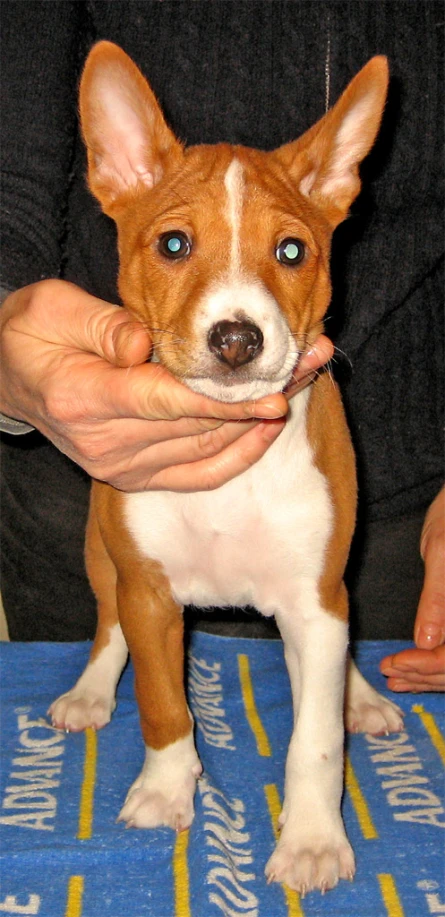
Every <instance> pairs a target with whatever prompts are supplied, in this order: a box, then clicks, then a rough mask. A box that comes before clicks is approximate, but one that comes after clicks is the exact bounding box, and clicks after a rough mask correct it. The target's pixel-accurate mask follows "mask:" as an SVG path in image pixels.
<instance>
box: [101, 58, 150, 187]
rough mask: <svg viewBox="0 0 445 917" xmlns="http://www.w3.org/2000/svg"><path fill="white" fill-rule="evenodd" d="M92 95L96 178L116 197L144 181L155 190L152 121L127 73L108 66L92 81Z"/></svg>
mask: <svg viewBox="0 0 445 917" xmlns="http://www.w3.org/2000/svg"><path fill="white" fill-rule="evenodd" d="M107 71H108V72H107ZM122 76H123V77H124V78H123V79H122V80H120V79H119V77H122ZM90 93H91V109H92V113H93V117H92V118H91V121H90V131H89V133H90V136H91V147H92V149H94V150H95V170H96V176H95V177H96V179H97V180H98V181H100V182H104V181H105V182H106V183H107V184H108V185H109V186H110V185H111V186H112V188H110V190H113V191H114V194H115V195H117V194H119V193H121V192H124V191H127V190H129V189H130V188H132V187H134V186H135V185H137V184H138V182H141V181H142V182H143V183H144V184H146V185H147V186H148V187H149V188H152V187H153V185H154V180H155V178H154V168H153V169H150V168H149V165H148V163H147V158H148V156H147V154H149V151H150V137H149V131H148V130H147V127H148V124H149V123H150V121H152V120H153V119H152V118H150V113H149V111H148V110H147V104H146V103H145V100H142V99H141V98H140V96H139V93H138V87H137V86H133V85H132V84H130V85H128V76H127V74H125V73H124V74H122V73H119V68H113V69H111V68H109V67H108V68H104V72H103V73H100V72H99V73H98V74H97V76H96V79H95V80H93V81H92V83H91V85H90ZM88 140H89V138H88V137H87V141H88Z"/></svg>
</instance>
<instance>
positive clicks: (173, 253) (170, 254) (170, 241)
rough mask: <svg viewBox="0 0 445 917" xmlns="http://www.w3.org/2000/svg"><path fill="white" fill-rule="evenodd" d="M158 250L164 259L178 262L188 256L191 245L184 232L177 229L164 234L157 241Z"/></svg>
mask: <svg viewBox="0 0 445 917" xmlns="http://www.w3.org/2000/svg"><path fill="white" fill-rule="evenodd" d="M158 248H159V251H160V252H161V255H164V257H165V258H169V259H170V260H171V261H179V260H180V259H181V258H186V257H187V255H189V254H190V252H191V249H192V243H191V241H190V239H189V237H188V236H187V235H186V234H185V232H182V231H181V230H179V229H178V230H172V231H171V232H164V233H163V234H162V236H161V237H160V239H159V242H158Z"/></svg>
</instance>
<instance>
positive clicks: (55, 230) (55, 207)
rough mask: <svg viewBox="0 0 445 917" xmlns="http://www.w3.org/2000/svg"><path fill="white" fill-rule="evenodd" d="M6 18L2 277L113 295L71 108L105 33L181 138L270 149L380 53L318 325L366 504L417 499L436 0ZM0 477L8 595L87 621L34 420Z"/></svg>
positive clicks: (78, 516) (69, 521)
mask: <svg viewBox="0 0 445 917" xmlns="http://www.w3.org/2000/svg"><path fill="white" fill-rule="evenodd" d="M2 23H3V40H2V71H3V73H2V76H3V79H2V89H3V112H2V149H1V154H2V172H3V208H4V220H3V242H2V255H3V264H2V278H1V280H2V284H3V285H5V286H6V287H9V288H13V287H17V286H21V285H24V284H26V283H29V282H31V281H34V280H38V279H40V278H43V277H55V276H60V277H63V278H66V279H69V280H71V281H73V282H74V283H77V284H79V286H81V287H83V288H84V289H86V290H88V291H89V292H91V293H94V294H96V295H98V296H100V297H102V298H104V299H106V300H109V301H112V302H116V301H118V299H117V291H116V274H117V255H116V239H115V229H114V224H113V223H112V222H111V221H110V220H109V219H108V218H107V217H105V216H104V215H103V214H102V213H101V212H100V209H99V207H98V204H97V202H96V201H94V200H93V199H92V197H91V196H90V194H89V192H88V191H87V189H86V184H85V178H84V176H85V154H84V150H83V145H82V142H81V140H80V137H79V134H78V124H77V117H76V104H77V103H76V95H77V83H78V78H79V73H80V69H81V66H82V62H83V60H84V58H85V55H86V53H87V51H88V49H89V47H90V46H91V45H92V43H93V42H95V41H96V40H98V39H100V38H107V39H110V40H112V41H115V42H117V43H118V44H120V45H121V46H122V47H123V48H124V50H125V51H127V53H128V54H130V56H131V57H133V58H134V60H135V61H136V63H137V64H138V65H139V66H140V67H141V69H142V70H143V71H144V72H145V74H146V76H147V77H148V79H149V80H150V83H151V85H152V86H153V88H154V90H155V92H156V94H157V96H158V98H159V99H160V101H161V104H162V107H163V110H164V112H165V113H166V116H167V118H168V120H169V122H170V124H171V126H172V128H173V129H174V131H175V133H176V134H177V135H178V136H180V137H181V139H183V140H185V141H186V142H188V143H199V142H203V141H205V142H217V141H219V140H228V141H232V142H236V143H243V144H247V145H251V146H258V147H261V148H264V149H271V148H273V147H275V146H278V145H279V144H281V143H284V142H286V141H288V140H290V139H292V138H294V137H296V136H298V135H299V134H300V133H301V132H303V131H304V130H305V129H306V128H308V127H309V126H310V125H311V124H312V123H313V122H314V121H316V120H317V119H318V118H319V117H320V116H321V115H322V114H323V113H324V110H325V97H326V92H327V90H328V91H329V97H330V102H331V103H332V102H333V101H335V99H336V98H338V96H339V95H340V93H341V91H342V90H343V89H344V87H345V86H346V84H347V82H348V81H349V80H350V79H351V77H352V76H353V75H354V74H355V73H356V72H357V71H358V70H359V69H360V67H361V66H362V65H363V64H364V63H365V62H366V61H367V60H368V59H369V58H370V57H371V56H372V55H374V54H382V53H383V54H386V55H387V56H388V58H389V61H390V67H391V74H392V79H391V87H390V94H389V101H388V105H387V110H386V113H385V117H384V122H383V126H382V130H381V133H380V135H379V139H378V141H377V144H376V147H375V149H374V150H373V152H372V153H371V155H370V157H369V158H368V160H367V162H366V163H365V165H364V167H363V169H362V175H363V179H364V182H363V184H364V190H363V193H362V194H361V196H360V198H359V200H358V201H357V202H356V204H355V205H354V208H353V214H352V216H351V218H350V219H349V220H348V221H347V222H346V223H345V224H343V226H341V227H340V228H339V229H338V230H337V232H336V236H335V239H334V246H333V277H334V299H333V304H332V308H331V315H330V318H329V320H328V322H327V331H328V333H329V334H331V335H332V336H333V338H334V340H335V343H336V344H337V346H338V347H339V353H338V358H337V359H338V364H337V371H338V377H339V381H340V382H341V384H342V389H343V393H344V397H345V402H346V406H347V411H348V415H349V419H350V423H351V428H352V431H353V438H354V442H355V446H356V450H357V455H358V465H359V483H360V495H361V497H360V499H361V504H360V512H361V514H362V515H363V516H364V517H365V518H366V519H369V520H376V519H380V520H391V519H395V518H398V517H400V516H402V515H403V514H410V513H415V512H417V511H420V510H422V509H423V508H424V507H426V506H427V504H428V503H429V502H430V500H431V499H432V498H433V497H434V496H435V494H436V493H437V491H438V489H439V487H440V484H441V481H442V476H443V442H442V428H443V425H442V416H441V415H442V408H443V366H444V357H443V309H442V290H443V281H442V278H441V269H442V267H443V222H442V208H443V197H442V190H443V189H442V173H441V163H442V150H443V138H442V123H443V112H442V98H443V86H442V85H441V78H442V66H443V5H442V3H435V2H425V3H421V2H404V3H393V2H389V3H385V2H378V0H374V2H364V3H362V2H350V3H343V2H327V3H325V2H321V0H313V2H298V0H295V2H279V0H266V2H251V0H249V2H247V0H241V2H218V0H208V2H206V0H201V2H187V0H183V2H177V0H172V2H170V0H164V2H156V0H155V2H141V3H139V2H134V0H133V2H131V3H121V2H116V0H114V2H89V3H72V2H62V3H54V2H52V3H46V2H38V3H32V2H28V3H26V4H25V3H17V2H14V3H8V2H4V3H3V4H2ZM326 74H328V79H327V77H326ZM61 308H63V304H61ZM342 352H344V354H345V355H346V356H343V353H342ZM3 478H4V480H3V487H2V492H3V499H4V507H3V520H4V529H5V548H4V552H3V554H4V561H3V563H4V583H5V584H6V588H5V585H4V586H3V589H4V591H5V595H6V599H7V600H8V598H9V597H10V596H11V594H12V592H13V590H14V589H16V588H17V584H18V583H20V584H21V595H22V597H23V595H24V593H26V590H28V591H29V603H30V608H31V607H32V603H36V602H37V601H38V596H39V595H43V589H44V585H45V584H46V586H45V588H46V594H47V595H48V594H50V595H51V596H54V598H53V599H52V600H51V602H50V599H49V598H47V599H45V601H46V605H47V606H48V605H49V604H51V609H52V610H51V609H49V608H48V607H47V613H48V614H49V616H50V617H53V618H54V620H55V621H58V620H59V618H60V617H61V615H62V616H63V615H72V614H73V599H72V596H73V595H74V597H75V598H74V601H77V602H78V603H80V604H82V605H84V606H86V607H87V608H88V609H89V612H88V614H89V622H90V623H89V624H88V625H87V630H86V631H85V633H89V632H90V630H89V629H88V628H90V629H91V621H92V617H93V611H92V609H93V604H92V601H91V598H90V596H89V593H88V590H87V587H86V584H85V579H84V574H83V572H82V558H81V550H82V547H81V546H82V538H83V526H84V522H85V514H86V505H87V494H88V482H87V479H86V476H85V475H84V474H83V473H82V472H81V471H80V470H79V469H78V468H76V467H75V466H74V465H72V464H71V463H70V462H69V461H68V460H67V459H65V457H64V456H62V455H60V454H59V453H58V452H57V451H56V450H55V449H54V448H53V447H52V446H51V445H50V444H48V443H47V442H46V441H44V440H43V438H42V437H40V436H39V435H38V434H32V435H30V436H27V437H25V438H23V437H22V438H20V442H18V441H17V439H14V441H12V438H9V441H8V442H7V443H6V445H5V457H4V459H3ZM54 518H56V519H57V520H58V521H57V523H56V525H54ZM36 539H37V545H38V546H37V547H36ZM36 551H37V553H38V556H39V562H38V563H37V564H36V561H35V556H36ZM48 552H49V557H50V558H51V563H50V564H49V565H48V562H47V557H48ZM54 565H55V567H54ZM31 567H32V570H33V574H32V577H31V576H30V575H29V570H30V568H31ZM54 569H56V570H58V571H59V573H58V574H57V578H58V579H59V580H60V582H61V583H62V588H61V590H60V594H59V593H57V595H56V592H55V586H54ZM50 578H51V579H52V581H53V584H52V585H51V586H50V585H48V582H49V580H50ZM31 579H32V582H31ZM69 581H70V582H69ZM70 583H71V584H70ZM9 584H11V585H9ZM12 584H14V585H12ZM76 590H77V592H76ZM76 596H77V598H76ZM61 606H63V607H62V608H61ZM76 613H77V612H76ZM27 615H28V625H30V621H29V619H30V617H31V611H29V612H27ZM87 619H88V615H87ZM82 633H83V631H82ZM66 634H67V635H68V636H69V633H68V631H66ZM61 636H62V637H63V634H61Z"/></svg>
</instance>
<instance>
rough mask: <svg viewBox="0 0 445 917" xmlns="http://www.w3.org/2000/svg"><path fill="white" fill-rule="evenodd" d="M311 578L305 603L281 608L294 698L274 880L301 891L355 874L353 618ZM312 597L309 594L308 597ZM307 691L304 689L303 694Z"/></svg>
mask: <svg viewBox="0 0 445 917" xmlns="http://www.w3.org/2000/svg"><path fill="white" fill-rule="evenodd" d="M309 591H310V592H311V593H312V594H311V596H308V594H307V593H308V587H307V586H305V593H306V595H305V609H306V610H305V611H301V612H299V611H298V610H297V609H294V610H293V612H288V613H283V612H281V613H280V614H277V623H278V626H279V628H280V631H281V635H282V637H283V641H284V648H285V657H286V663H287V667H288V670H289V675H290V680H291V685H292V693H293V700H294V729H293V733H292V738H291V741H290V746H289V752H288V757H287V762H286V781H285V798H284V804H283V811H282V814H281V818H280V824H281V826H282V830H281V835H280V839H279V842H278V845H277V848H276V850H275V852H274V853H273V855H272V857H271V858H270V860H269V862H268V864H267V867H266V875H267V877H268V879H269V881H274V880H275V881H279V882H285V883H286V884H287V885H289V886H290V887H291V888H294V889H296V890H297V891H298V892H300V894H302V895H304V894H305V892H307V891H310V890H311V889H313V888H319V889H320V890H321V891H322V892H324V891H326V890H327V889H329V888H333V887H334V886H335V885H336V884H337V882H338V880H339V878H345V879H346V878H348V879H352V877H353V875H354V871H355V864H354V855H353V853H352V849H351V847H350V844H349V842H348V840H347V838H346V834H345V830H344V827H343V822H342V817H341V813H340V803H341V797H342V789H343V738H344V728H343V699H344V682H345V665H346V651H347V624H346V623H345V621H344V620H341V619H340V618H339V617H335V616H334V615H332V614H329V613H327V612H326V611H325V610H324V609H323V608H322V607H321V606H320V604H319V601H318V598H317V595H316V589H315V587H314V588H313V589H312V588H310V590H309ZM308 599H309V601H308ZM298 695H299V696H298Z"/></svg>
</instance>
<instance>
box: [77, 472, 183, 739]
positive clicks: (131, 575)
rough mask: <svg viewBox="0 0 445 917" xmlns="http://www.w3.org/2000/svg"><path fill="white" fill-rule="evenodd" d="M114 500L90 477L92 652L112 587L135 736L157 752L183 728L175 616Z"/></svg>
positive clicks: (162, 583)
mask: <svg viewBox="0 0 445 917" xmlns="http://www.w3.org/2000/svg"><path fill="white" fill-rule="evenodd" d="M121 502H122V495H121V494H119V492H118V491H116V490H114V489H113V488H112V487H109V486H108V485H106V484H101V483H99V482H97V481H95V482H93V487H92V493H91V508H90V520H91V519H92V518H93V519H94V518H95V516H96V514H97V517H98V518H99V519H100V526H101V530H102V533H103V534H98V530H97V528H96V525H94V524H91V522H90V525H89V526H88V530H87V541H86V560H87V568H88V569H89V570H91V571H92V577H91V585H92V586H93V589H94V591H95V594H96V598H97V601H98V635H97V637H96V641H97V650H96V651H97V652H98V651H99V647H100V646H101V645H103V644H104V642H107V639H106V635H107V631H108V629H109V627H110V626H112V623H116V621H117V616H116V614H115V608H113V609H112V600H111V593H112V592H113V591H114V593H115V596H117V607H118V609H119V621H120V624H121V627H122V629H123V631H124V633H125V639H126V641H127V644H128V649H129V651H130V655H131V658H132V661H133V665H134V669H135V687H136V697H137V701H138V707H139V713H140V719H141V728H142V734H143V736H144V740H145V742H146V744H147V745H149V746H150V747H151V748H156V749H157V748H163V747H164V746H166V745H169V744H170V743H171V742H173V741H174V740H175V739H178V738H182V737H183V736H185V735H187V734H188V733H189V732H190V717H189V714H188V710H187V704H186V701H185V694H184V653H183V619H182V614H181V609H180V608H179V606H178V605H177V604H176V603H175V602H174V601H173V599H172V597H171V591H170V586H169V583H168V580H167V579H166V577H165V576H164V574H163V573H162V571H161V569H160V565H159V564H157V563H154V562H151V561H148V560H146V559H144V558H140V557H139V556H138V553H137V550H136V548H135V545H134V543H133V540H132V538H131V536H130V535H129V533H128V531H127V529H126V527H125V524H124V520H123V518H122V513H121ZM99 539H100V540H99ZM116 571H118V576H117V583H116ZM110 573H112V580H111V583H110V578H109V575H110ZM113 612H114V619H113ZM95 649H96V643H95Z"/></svg>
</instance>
